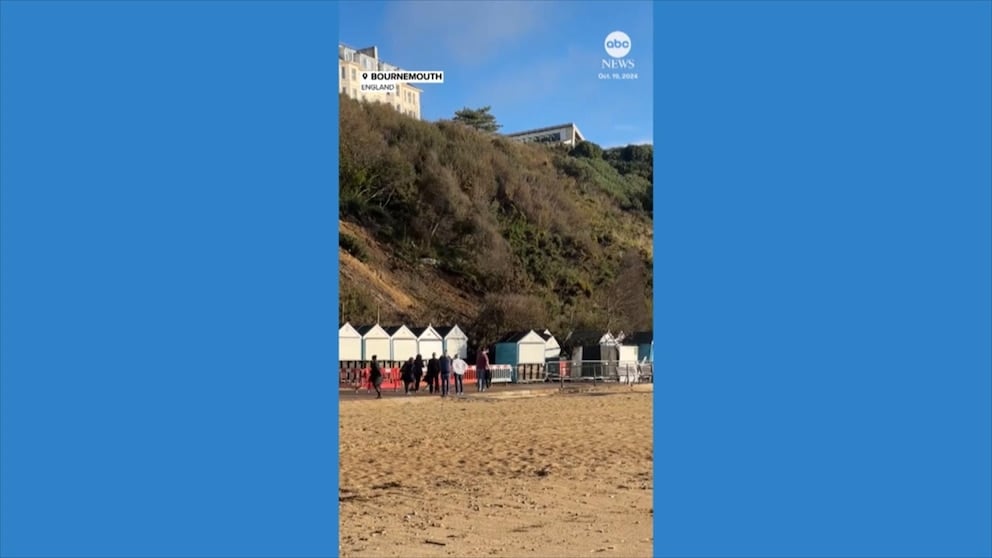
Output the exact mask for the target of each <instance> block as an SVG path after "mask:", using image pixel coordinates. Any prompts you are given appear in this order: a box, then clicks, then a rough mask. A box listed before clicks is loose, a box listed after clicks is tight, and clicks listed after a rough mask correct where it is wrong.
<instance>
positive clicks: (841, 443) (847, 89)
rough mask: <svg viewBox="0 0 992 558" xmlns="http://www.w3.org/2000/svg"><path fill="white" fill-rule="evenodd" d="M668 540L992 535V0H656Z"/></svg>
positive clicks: (658, 257)
mask: <svg viewBox="0 0 992 558" xmlns="http://www.w3.org/2000/svg"><path fill="white" fill-rule="evenodd" d="M655 14H656V15H655V17H656V19H655V23H656V25H655V45H656V48H657V53H656V56H655V60H656V61H657V62H656V64H657V67H656V69H655V75H656V76H657V82H656V85H655V102H656V105H655V107H656V108H655V113H656V114H657V118H656V123H655V127H654V129H655V130H656V138H655V141H656V151H655V152H656V157H657V160H656V173H655V177H656V184H657V186H656V188H657V195H656V196H655V200H656V203H657V206H656V215H655V219H656V227H657V230H656V236H655V238H656V248H657V250H656V254H655V262H656V268H655V285H656V286H655V293H656V305H655V308H656V313H657V315H656V317H655V323H656V327H655V330H656V332H657V333H656V338H657V340H658V346H657V348H656V350H655V354H656V359H657V361H658V362H657V368H658V376H657V383H656V386H655V387H656V388H657V392H656V398H655V401H656V407H655V420H656V423H655V436H656V438H655V456H656V457H655V464H656V470H655V512H656V523H655V545H656V555H658V556H666V557H667V556H672V557H675V556H678V557H691V556H761V557H771V556H781V557H786V556H788V557H803V556H831V557H835V556H851V557H854V556H858V557H875V556H889V557H895V556H899V557H912V556H928V557H929V556H932V557H938V556H940V557H944V558H947V557H951V556H962V557H963V556H969V557H977V556H989V555H990V554H992V531H990V529H992V527H990V525H992V484H990V483H992V481H990V479H992V449H990V444H992V426H990V424H992V411H990V408H992V407H990V399H992V385H990V370H992V361H990V339H992V328H990V315H992V314H990V291H992V274H990V267H992V266H990V254H992V245H990V236H992V227H990V210H992V199H990V185H992V170H990V167H992V163H990V153H992V139H990V138H992V122H990V121H992V116H990V105H992V87H990V82H992V78H990V68H992V60H990V52H992V39H990V21H992V13H990V3H989V2H981V1H973V2H895V1H891V2H662V3H659V4H658V5H657V6H656V9H655Z"/></svg>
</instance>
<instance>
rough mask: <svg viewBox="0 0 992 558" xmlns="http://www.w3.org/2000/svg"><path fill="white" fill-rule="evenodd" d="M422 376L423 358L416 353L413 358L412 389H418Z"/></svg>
mask: <svg viewBox="0 0 992 558" xmlns="http://www.w3.org/2000/svg"><path fill="white" fill-rule="evenodd" d="M423 377H424V358H423V357H421V356H420V355H417V358H415V359H413V391H415V392H416V391H420V380H421V379H422V378H423Z"/></svg>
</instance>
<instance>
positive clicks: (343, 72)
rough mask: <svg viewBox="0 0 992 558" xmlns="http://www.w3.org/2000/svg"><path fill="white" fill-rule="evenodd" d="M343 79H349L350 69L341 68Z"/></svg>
mask: <svg viewBox="0 0 992 558" xmlns="http://www.w3.org/2000/svg"><path fill="white" fill-rule="evenodd" d="M341 79H348V68H345V67H344V66H341Z"/></svg>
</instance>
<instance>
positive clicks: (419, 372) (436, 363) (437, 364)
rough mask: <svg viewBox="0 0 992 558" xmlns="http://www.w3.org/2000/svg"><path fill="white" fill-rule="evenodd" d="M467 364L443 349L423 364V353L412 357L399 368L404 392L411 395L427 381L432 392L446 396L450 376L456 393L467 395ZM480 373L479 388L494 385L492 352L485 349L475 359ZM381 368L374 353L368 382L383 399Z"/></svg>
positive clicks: (481, 389)
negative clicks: (439, 353)
mask: <svg viewBox="0 0 992 558" xmlns="http://www.w3.org/2000/svg"><path fill="white" fill-rule="evenodd" d="M467 368H468V364H466V363H465V361H464V360H462V359H461V358H460V357H458V356H457V355H456V356H455V358H454V359H452V358H451V357H450V356H448V352H447V351H444V352H443V353H442V354H441V357H440V358H438V356H437V353H431V358H430V360H428V361H427V364H426V366H425V365H424V359H423V357H421V356H420V355H417V356H416V357H410V359H409V360H407V361H406V362H405V363H403V366H402V367H401V368H400V379H402V380H403V393H405V394H406V395H412V394H414V393H416V392H418V391H420V384H421V383H422V382H424V381H426V382H427V388H428V389H429V390H430V393H432V394H438V395H440V396H441V397H447V396H448V392H449V391H450V389H451V388H450V385H451V377H452V376H454V380H455V395H465V383H464V376H465V370H466V369H467ZM475 370H476V374H477V375H478V390H479V391H480V392H481V391H486V390H487V389H489V387H490V386H491V385H492V375H491V373H490V371H489V355H488V351H487V350H486V349H482V350H481V351H479V354H478V358H477V359H476V362H475ZM382 380H383V374H382V368H381V367H380V366H379V361H378V358H377V356H376V355H372V362H371V364H370V365H369V383H370V384H371V385H372V387H373V388H374V389H375V393H376V399H382V389H381V387H382Z"/></svg>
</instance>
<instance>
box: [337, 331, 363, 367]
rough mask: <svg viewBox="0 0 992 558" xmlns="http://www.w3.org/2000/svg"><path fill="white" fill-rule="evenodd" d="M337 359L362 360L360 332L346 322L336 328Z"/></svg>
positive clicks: (345, 360) (344, 360)
mask: <svg viewBox="0 0 992 558" xmlns="http://www.w3.org/2000/svg"><path fill="white" fill-rule="evenodd" d="M338 360H340V361H341V362H356V361H360V360H362V334H361V333H359V332H358V330H357V329H355V327H354V326H352V325H351V324H350V323H348V322H345V323H344V325H343V326H341V328H340V329H338Z"/></svg>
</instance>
